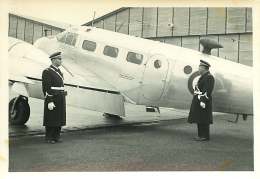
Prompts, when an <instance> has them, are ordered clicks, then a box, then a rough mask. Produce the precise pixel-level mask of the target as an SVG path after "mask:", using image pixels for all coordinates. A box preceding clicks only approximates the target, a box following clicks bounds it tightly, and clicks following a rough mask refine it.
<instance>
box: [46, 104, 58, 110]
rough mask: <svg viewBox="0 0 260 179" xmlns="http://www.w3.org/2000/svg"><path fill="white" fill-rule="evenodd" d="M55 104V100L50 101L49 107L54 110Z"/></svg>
mask: <svg viewBox="0 0 260 179" xmlns="http://www.w3.org/2000/svg"><path fill="white" fill-rule="evenodd" d="M55 107H56V106H55V104H54V103H53V102H50V103H48V109H49V110H53V109H54V108H55Z"/></svg>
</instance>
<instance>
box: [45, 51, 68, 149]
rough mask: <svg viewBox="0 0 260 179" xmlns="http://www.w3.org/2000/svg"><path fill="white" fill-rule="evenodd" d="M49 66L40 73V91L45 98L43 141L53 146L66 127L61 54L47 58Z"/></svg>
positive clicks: (59, 139) (58, 140)
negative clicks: (62, 128)
mask: <svg viewBox="0 0 260 179" xmlns="http://www.w3.org/2000/svg"><path fill="white" fill-rule="evenodd" d="M49 58H50V59H51V62H52V64H51V66H50V67H49V68H47V69H45V70H44V71H43V72H42V91H43V94H44V96H45V100H44V116H43V126H45V130H46V133H45V140H46V142H48V143H52V144H55V143H56V142H61V138H60V132H61V127H62V126H65V125H66V100H65V96H66V95H67V92H66V91H65V90H64V83H63V74H62V72H61V71H60V69H59V66H60V65H61V63H62V59H61V52H55V53H53V54H52V55H50V57H49Z"/></svg>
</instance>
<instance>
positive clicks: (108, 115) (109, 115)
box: [103, 113, 122, 119]
mask: <svg viewBox="0 0 260 179" xmlns="http://www.w3.org/2000/svg"><path fill="white" fill-rule="evenodd" d="M103 116H104V117H105V118H108V119H122V118H121V117H120V116H118V115H115V114H109V113H104V114H103Z"/></svg>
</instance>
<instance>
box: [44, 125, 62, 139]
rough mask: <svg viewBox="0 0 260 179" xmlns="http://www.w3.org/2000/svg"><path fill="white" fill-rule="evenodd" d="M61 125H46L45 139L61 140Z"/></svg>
mask: <svg viewBox="0 0 260 179" xmlns="http://www.w3.org/2000/svg"><path fill="white" fill-rule="evenodd" d="M60 131H61V127H60V126H57V127H56V126H55V127H51V126H45V140H59V139H60Z"/></svg>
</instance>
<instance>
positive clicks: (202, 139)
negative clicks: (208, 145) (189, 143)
mask: <svg viewBox="0 0 260 179" xmlns="http://www.w3.org/2000/svg"><path fill="white" fill-rule="evenodd" d="M196 141H209V139H208V138H205V137H199V138H198V139H197V140H196Z"/></svg>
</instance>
